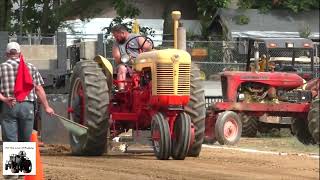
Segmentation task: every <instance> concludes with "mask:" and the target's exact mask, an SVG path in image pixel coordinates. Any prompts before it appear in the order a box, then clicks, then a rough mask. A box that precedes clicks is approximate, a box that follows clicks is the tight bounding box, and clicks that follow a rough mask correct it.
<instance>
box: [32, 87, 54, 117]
mask: <svg viewBox="0 0 320 180" xmlns="http://www.w3.org/2000/svg"><path fill="white" fill-rule="evenodd" d="M35 91H36V94H37V96H38V98H39V99H40V102H41V104H42V105H43V107H44V109H45V111H46V113H48V114H49V115H52V114H54V110H53V109H52V108H51V107H50V106H49V103H48V100H47V97H46V93H45V91H44V89H43V87H42V86H41V85H38V86H35Z"/></svg>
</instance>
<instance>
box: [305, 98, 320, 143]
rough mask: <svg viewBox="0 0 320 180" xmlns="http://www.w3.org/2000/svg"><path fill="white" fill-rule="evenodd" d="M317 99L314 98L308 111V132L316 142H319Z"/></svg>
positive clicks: (319, 125) (319, 124) (319, 126)
mask: <svg viewBox="0 0 320 180" xmlns="http://www.w3.org/2000/svg"><path fill="white" fill-rule="evenodd" d="M319 118H320V117H319V99H316V100H314V101H313V102H312V104H311V107H310V111H309V113H308V128H309V132H310V134H311V136H312V138H313V139H314V142H315V143H316V144H320V143H319V136H320V135H319V128H320V123H319V121H320V120H319Z"/></svg>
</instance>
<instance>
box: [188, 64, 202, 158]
mask: <svg viewBox="0 0 320 180" xmlns="http://www.w3.org/2000/svg"><path fill="white" fill-rule="evenodd" d="M190 81H191V82H190V102H189V104H188V105H187V106H185V112H186V113H188V114H189V116H190V117H191V122H192V123H193V125H194V136H195V137H194V142H193V144H192V145H191V147H190V149H189V152H188V156H192V157H198V156H199V154H200V151H201V147H202V143H203V140H204V132H205V118H206V108H205V96H204V88H203V84H202V82H201V77H200V69H199V68H198V66H197V65H196V64H193V63H192V64H191V77H190Z"/></svg>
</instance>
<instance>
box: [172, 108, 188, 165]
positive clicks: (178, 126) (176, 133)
mask: <svg viewBox="0 0 320 180" xmlns="http://www.w3.org/2000/svg"><path fill="white" fill-rule="evenodd" d="M190 140H191V119H190V116H189V115H188V114H186V113H184V112H182V113H180V114H179V116H177V119H176V120H175V122H174V129H173V139H172V158H173V159H176V160H183V159H185V157H186V156H187V153H188V150H189V147H190Z"/></svg>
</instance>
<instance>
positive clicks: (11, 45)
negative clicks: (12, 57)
mask: <svg viewBox="0 0 320 180" xmlns="http://www.w3.org/2000/svg"><path fill="white" fill-rule="evenodd" d="M13 49H15V50H16V51H17V53H20V52H21V50H20V45H19V44H18V43H17V42H10V43H8V45H7V50H6V52H7V53H10V51H11V50H13Z"/></svg>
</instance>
